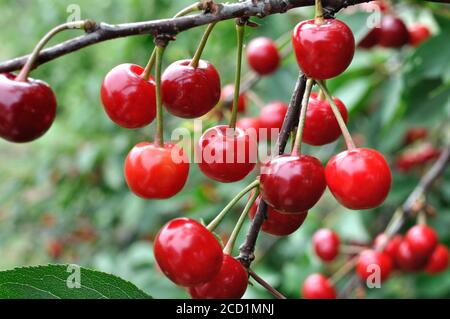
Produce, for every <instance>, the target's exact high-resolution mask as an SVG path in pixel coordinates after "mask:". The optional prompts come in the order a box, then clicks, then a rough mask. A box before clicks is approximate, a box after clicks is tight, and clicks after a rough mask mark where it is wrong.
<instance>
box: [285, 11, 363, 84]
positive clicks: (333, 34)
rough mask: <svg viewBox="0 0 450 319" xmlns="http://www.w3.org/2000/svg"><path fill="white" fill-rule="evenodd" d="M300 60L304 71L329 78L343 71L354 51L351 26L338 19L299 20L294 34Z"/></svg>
mask: <svg viewBox="0 0 450 319" xmlns="http://www.w3.org/2000/svg"><path fill="white" fill-rule="evenodd" d="M292 41H293V45H294V50H295V54H296V56H297V62H298V65H299V66H300V68H301V69H302V71H303V72H304V74H305V75H306V76H307V77H309V78H312V79H315V80H327V79H331V78H334V77H336V76H338V75H339V74H341V73H342V72H344V71H345V70H346V69H347V67H348V66H349V65H350V63H351V62H352V59H353V55H354V53H355V38H354V37H353V33H352V31H351V30H350V28H349V27H348V26H347V25H346V24H345V23H344V22H342V21H340V20H337V19H325V22H324V23H323V24H320V23H316V21H315V20H307V21H303V22H300V23H299V24H298V25H297V26H296V27H295V29H294V33H293V35H292Z"/></svg>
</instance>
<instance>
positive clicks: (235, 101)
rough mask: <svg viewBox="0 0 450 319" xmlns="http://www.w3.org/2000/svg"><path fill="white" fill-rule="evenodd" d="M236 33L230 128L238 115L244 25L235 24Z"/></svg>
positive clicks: (233, 126)
mask: <svg viewBox="0 0 450 319" xmlns="http://www.w3.org/2000/svg"><path fill="white" fill-rule="evenodd" d="M236 32H237V38H238V46H237V57H236V78H235V81H234V97H233V109H232V112H231V121H230V127H231V128H235V127H236V121H237V114H238V104H239V95H240V90H241V71H242V52H243V47H244V33H245V24H241V23H240V22H238V23H237V24H236Z"/></svg>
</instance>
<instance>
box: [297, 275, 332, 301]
mask: <svg viewBox="0 0 450 319" xmlns="http://www.w3.org/2000/svg"><path fill="white" fill-rule="evenodd" d="M302 295H303V298H305V299H336V289H335V288H334V287H333V285H332V284H331V283H330V281H329V280H328V278H327V277H325V276H324V275H322V274H312V275H309V276H308V277H307V278H306V280H305V281H304V282H303V287H302Z"/></svg>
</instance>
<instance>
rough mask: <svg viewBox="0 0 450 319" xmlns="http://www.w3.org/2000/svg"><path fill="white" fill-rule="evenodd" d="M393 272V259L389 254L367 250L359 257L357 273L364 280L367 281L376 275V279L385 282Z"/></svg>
mask: <svg viewBox="0 0 450 319" xmlns="http://www.w3.org/2000/svg"><path fill="white" fill-rule="evenodd" d="M378 271H379V274H378V273H377V272H378ZM391 271H392V259H391V256H389V255H388V254H387V253H385V252H379V251H375V250H373V249H367V250H364V251H363V252H361V254H360V255H359V258H358V263H357V265H356V272H357V273H358V275H359V277H360V278H361V279H362V280H364V281H366V280H367V278H369V276H371V275H375V274H376V278H380V280H381V281H382V282H383V281H385V280H386V279H387V278H388V277H389V275H390V273H391ZM378 275H379V277H378Z"/></svg>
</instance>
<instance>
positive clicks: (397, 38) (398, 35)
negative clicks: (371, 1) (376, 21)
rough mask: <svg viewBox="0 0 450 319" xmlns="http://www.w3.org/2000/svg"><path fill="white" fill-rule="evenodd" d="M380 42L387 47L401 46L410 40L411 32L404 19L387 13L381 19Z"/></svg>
mask: <svg viewBox="0 0 450 319" xmlns="http://www.w3.org/2000/svg"><path fill="white" fill-rule="evenodd" d="M380 29H381V32H380V40H379V44H380V45H381V46H383V47H386V48H399V47H402V46H404V45H406V44H408V41H409V32H408V29H407V28H406V25H405V24H404V23H403V21H402V19H400V18H399V17H396V16H393V15H385V16H384V17H383V18H382V19H381V25H380Z"/></svg>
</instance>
